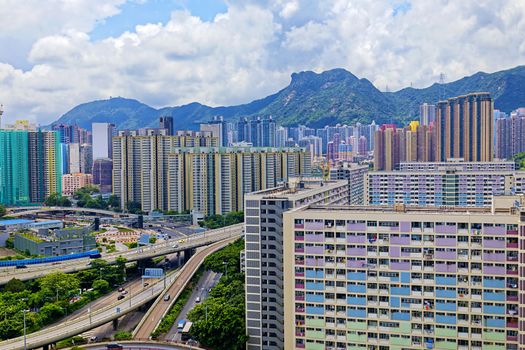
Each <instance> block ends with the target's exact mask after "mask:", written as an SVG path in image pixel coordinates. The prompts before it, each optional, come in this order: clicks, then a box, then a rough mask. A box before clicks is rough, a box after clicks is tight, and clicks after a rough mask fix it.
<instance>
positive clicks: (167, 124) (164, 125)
mask: <svg viewBox="0 0 525 350" xmlns="http://www.w3.org/2000/svg"><path fill="white" fill-rule="evenodd" d="M159 127H160V128H161V129H166V131H167V135H174V132H175V130H174V128H173V117H172V116H163V117H160V118H159Z"/></svg>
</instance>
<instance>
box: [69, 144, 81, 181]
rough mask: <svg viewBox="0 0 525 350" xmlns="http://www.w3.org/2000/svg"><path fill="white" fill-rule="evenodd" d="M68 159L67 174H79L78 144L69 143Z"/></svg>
mask: <svg viewBox="0 0 525 350" xmlns="http://www.w3.org/2000/svg"><path fill="white" fill-rule="evenodd" d="M68 151H69V152H68V155H69V157H68V159H69V167H68V171H67V173H68V174H78V173H80V172H81V171H80V144H78V143H70V144H69V145H68Z"/></svg>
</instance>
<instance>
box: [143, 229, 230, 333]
mask: <svg viewBox="0 0 525 350" xmlns="http://www.w3.org/2000/svg"><path fill="white" fill-rule="evenodd" d="M235 239H236V238H230V239H228V240H227V241H221V242H218V243H214V244H212V245H210V246H208V247H206V248H204V249H203V250H202V251H200V252H198V253H197V254H195V255H194V256H192V257H191V259H190V260H189V261H188V262H187V263H186V265H184V269H183V271H181V273H180V274H179V277H178V278H177V279H176V280H174V281H173V284H171V285H169V286H168V287H167V288H166V290H164V291H163V292H162V293H161V295H159V297H158V298H157V300H156V301H155V303H154V304H153V305H152V306H151V307H150V308H149V310H148V312H146V314H145V315H144V316H143V317H142V320H141V321H140V323H139V324H138V325H137V327H135V329H134V330H133V338H134V339H137V340H138V339H142V340H144V339H149V337H150V336H151V333H153V331H154V330H155V329H156V328H157V326H158V325H159V324H160V321H161V320H162V319H163V318H164V316H166V314H167V313H168V311H169V309H170V308H171V306H172V305H173V304H174V303H175V301H176V300H177V298H178V297H179V295H180V293H182V291H183V290H184V288H186V286H187V285H188V283H189V281H190V280H191V278H192V277H193V275H194V274H195V272H197V270H198V268H199V267H200V266H201V265H202V263H203V262H204V259H205V258H206V257H207V256H208V255H210V254H211V253H213V252H216V251H217V250H219V249H221V248H223V247H224V246H226V245H227V244H228V243H231V242H233V241H234V240H235ZM166 295H169V296H170V299H169V301H164V297H165V296H166Z"/></svg>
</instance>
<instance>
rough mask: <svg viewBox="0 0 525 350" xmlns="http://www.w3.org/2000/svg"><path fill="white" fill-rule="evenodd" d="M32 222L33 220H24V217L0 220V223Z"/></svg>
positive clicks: (17, 223)
mask: <svg viewBox="0 0 525 350" xmlns="http://www.w3.org/2000/svg"><path fill="white" fill-rule="evenodd" d="M32 222H34V221H33V220H26V219H8V220H0V225H2V226H3V225H20V224H30V223H32Z"/></svg>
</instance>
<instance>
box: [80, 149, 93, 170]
mask: <svg viewBox="0 0 525 350" xmlns="http://www.w3.org/2000/svg"><path fill="white" fill-rule="evenodd" d="M92 168H93V147H92V146H91V144H89V143H84V144H81V145H80V172H81V173H83V174H91V171H92Z"/></svg>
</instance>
